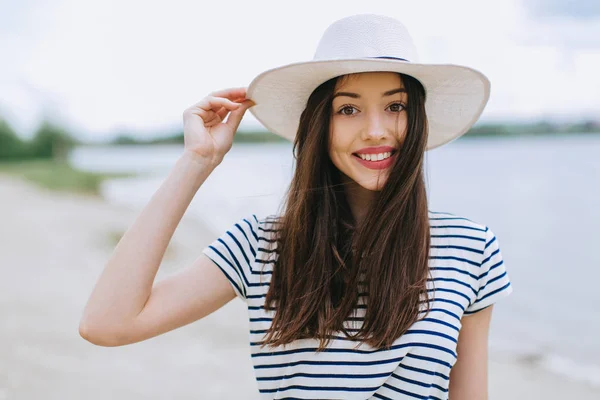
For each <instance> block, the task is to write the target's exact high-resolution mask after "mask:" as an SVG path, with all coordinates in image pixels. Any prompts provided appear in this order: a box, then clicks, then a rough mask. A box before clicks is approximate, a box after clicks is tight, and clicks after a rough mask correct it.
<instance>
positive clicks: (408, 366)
mask: <svg viewBox="0 0 600 400" xmlns="http://www.w3.org/2000/svg"><path fill="white" fill-rule="evenodd" d="M398 366H399V367H400V368H403V369H407V370H409V371H413V372H419V373H421V374H425V375H432V376H439V377H440V378H442V379H444V380H446V381H449V380H450V377H448V376H446V375H444V374H442V373H441V372H437V371H429V370H426V369H421V368H417V367H412V366H410V365H405V364H398Z"/></svg>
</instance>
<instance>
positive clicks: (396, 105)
mask: <svg viewBox="0 0 600 400" xmlns="http://www.w3.org/2000/svg"><path fill="white" fill-rule="evenodd" d="M390 110H391V111H392V112H400V111H402V110H404V104H402V103H394V104H392V105H390Z"/></svg>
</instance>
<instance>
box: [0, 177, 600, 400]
mask: <svg viewBox="0 0 600 400" xmlns="http://www.w3.org/2000/svg"><path fill="white" fill-rule="evenodd" d="M0 198H1V199H2V200H3V203H2V204H3V207H2V209H0V218H1V220H2V221H3V227H4V229H2V230H0V239H2V241H1V243H2V251H0V266H2V267H3V271H2V272H3V275H4V277H5V279H2V280H0V310H1V311H0V312H2V315H3V316H4V318H3V320H2V322H0V340H1V343H2V345H0V400H1V399H11V398H19V399H38V398H45V399H63V398H87V399H104V398H106V397H107V396H108V397H110V398H117V399H118V398H123V399H125V398H127V399H138V398H139V399H142V398H143V399H165V398H178V399H192V398H197V397H198V396H200V397H202V398H215V399H219V398H244V399H254V398H256V399H258V392H257V389H256V384H255V381H254V372H253V370H252V364H251V360H250V350H249V347H248V345H247V314H246V310H245V307H244V304H243V303H242V302H241V301H239V300H238V299H235V300H234V301H232V302H231V303H229V304H228V305H226V306H225V307H223V308H222V309H220V310H218V311H217V312H215V313H213V314H211V315H210V316H208V317H206V318H204V319H202V320H200V321H197V322H194V323H192V324H190V325H188V326H185V327H183V328H180V329H178V330H175V331H172V332H169V333H167V334H165V335H161V336H159V337H156V338H153V339H150V340H147V341H145V342H141V343H137V344H133V345H129V346H124V347H118V348H102V347H97V346H94V345H92V344H90V343H87V342H86V341H84V340H83V339H82V338H80V337H79V334H78V329H77V328H78V322H79V317H80V315H81V312H82V310H83V307H84V306H85V302H86V301H87V298H88V296H89V294H90V293H91V290H92V288H93V285H94V283H95V280H96V278H97V276H98V274H99V273H100V272H101V270H102V268H103V265H104V263H105V262H106V260H107V259H108V257H109V256H110V254H111V252H112V250H113V248H114V245H115V244H116V242H115V240H118V237H119V235H120V234H122V233H123V232H124V231H125V230H126V229H127V227H128V226H129V225H130V224H131V223H132V222H133V221H134V219H135V218H136V217H137V214H138V211H139V210H135V209H133V208H128V207H125V206H117V205H114V204H110V203H108V202H107V201H104V200H103V199H101V198H99V197H96V196H91V195H82V194H71V193H66V192H52V191H49V190H46V189H41V188H38V187H36V186H34V185H32V184H30V183H27V182H25V181H22V180H20V179H16V178H12V177H9V176H3V175H0ZM198 218H199V217H198V216H197V215H194V216H193V217H192V216H191V215H188V214H186V216H184V218H183V220H182V223H181V224H180V225H179V227H178V228H177V230H176V232H175V234H174V236H173V240H172V242H171V244H170V245H169V249H168V251H167V254H166V255H165V259H164V260H163V264H162V265H161V268H160V269H159V272H158V276H157V279H160V278H161V277H162V276H164V275H165V274H169V273H171V272H173V271H175V270H177V269H178V268H181V267H183V266H185V265H187V264H189V263H191V262H193V260H194V259H195V258H196V257H198V256H200V254H201V252H202V249H203V248H204V247H205V246H206V245H208V244H209V243H210V242H211V241H212V240H213V239H215V238H216V237H217V235H218V233H215V232H211V231H210V229H208V228H207V227H206V224H204V223H202V221H200V220H199V219H198ZM542 361H543V360H542ZM489 375H490V378H489V382H490V383H489V386H490V398H491V399H496V398H497V399H531V398H543V399H566V398H569V399H570V398H577V399H584V400H585V399H598V398H600V388H594V387H592V386H591V384H586V383H583V382H577V381H574V380H570V379H568V378H567V377H566V376H565V375H563V374H557V373H554V372H551V371H549V370H547V369H546V366H544V365H543V363H541V362H538V361H536V360H530V361H529V362H528V361H527V360H524V359H519V357H517V356H514V355H508V354H502V353H496V352H491V357H490V365H489ZM233 377H235V382H236V384H235V385H232V384H231V381H232V378H233Z"/></svg>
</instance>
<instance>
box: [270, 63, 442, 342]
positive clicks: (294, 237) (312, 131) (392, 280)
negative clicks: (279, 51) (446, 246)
mask: <svg viewBox="0 0 600 400" xmlns="http://www.w3.org/2000/svg"><path fill="white" fill-rule="evenodd" d="M400 76H401V79H402V82H403V83H404V87H405V88H406V90H407V94H408V102H407V105H406V112H407V113H408V115H407V117H408V120H407V121H408V124H407V131H406V134H405V138H404V142H403V143H402V145H401V148H400V149H399V150H398V151H399V152H400V154H399V157H396V161H395V163H394V165H393V166H392V170H391V172H390V174H389V177H388V179H387V182H386V183H385V185H384V186H383V188H382V189H381V191H380V192H379V193H378V196H377V197H376V199H375V200H374V201H373V203H372V205H371V206H370V208H369V210H368V213H367V215H366V217H365V218H364V222H363V223H361V224H360V225H358V224H356V222H355V220H354V218H353V216H352V213H351V212H350V207H349V205H348V201H347V199H346V195H345V193H344V190H343V185H342V180H341V178H340V172H339V171H338V169H337V168H336V167H335V166H334V164H333V163H332V162H331V159H330V158H329V154H328V148H329V128H330V126H329V124H330V115H331V111H332V99H333V93H334V89H335V87H336V83H337V81H338V79H340V77H338V78H333V79H331V80H329V81H327V82H325V83H323V84H322V85H320V86H319V87H318V88H317V89H315V90H314V92H313V93H312V94H311V96H310V98H309V99H308V102H307V106H306V108H305V110H304V112H303V113H302V116H301V118H300V124H299V127H298V134H297V135H296V139H295V141H294V154H295V157H296V169H295V172H294V176H293V178H292V181H291V184H290V188H289V191H288V193H287V197H286V201H285V210H284V212H283V213H282V215H281V217H280V218H279V219H278V223H277V225H276V226H277V234H276V235H277V236H276V238H277V249H278V258H277V260H276V262H275V265H274V267H273V273H272V277H271V284H270V287H269V290H268V292H267V296H266V300H265V308H266V309H267V310H275V315H274V318H273V322H272V324H271V327H270V329H269V330H268V331H267V334H266V336H265V341H264V342H263V345H266V344H269V345H272V346H279V345H283V344H287V343H290V342H292V341H294V340H297V339H303V338H317V339H319V340H320V345H319V350H322V349H324V348H325V347H326V346H327V344H328V343H329V340H330V339H331V336H332V335H333V334H334V332H336V331H341V332H344V334H345V335H346V336H347V337H349V338H352V339H354V340H358V341H362V342H366V343H367V344H369V345H371V346H373V347H375V348H389V347H390V346H391V345H392V343H393V342H394V340H395V339H397V338H398V337H400V336H401V335H402V334H403V333H404V332H406V330H408V328H409V327H410V326H411V325H412V324H413V323H415V322H416V321H417V320H418V318H419V311H420V310H422V307H421V305H422V304H423V299H424V298H425V299H426V298H427V288H426V284H427V276H428V256H429V246H430V236H429V235H430V231H429V216H428V205H427V194H426V188H425V182H424V176H423V159H424V152H425V148H426V144H427V117H426V114H425V91H424V89H423V86H422V85H421V84H420V83H419V82H418V81H417V80H416V79H414V78H412V77H410V76H406V75H403V74H401V75H400ZM361 295H362V296H364V295H368V297H367V301H366V310H365V316H364V322H363V324H362V326H361V327H360V329H357V330H356V332H355V333H350V332H349V330H348V329H346V327H345V326H344V321H345V320H346V319H347V318H348V317H350V316H351V315H352V313H353V312H355V308H356V307H357V305H358V304H359V297H360V296H361ZM425 303H426V304H428V303H427V301H425ZM427 307H428V306H427Z"/></svg>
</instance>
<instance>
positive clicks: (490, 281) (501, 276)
mask: <svg viewBox="0 0 600 400" xmlns="http://www.w3.org/2000/svg"><path fill="white" fill-rule="evenodd" d="M505 276H506V271H504V272H503V273H502V275H498V276H497V277H495V278H494V279H490V280H489V281H488V282H487V283H486V284H485V285H483V286H482V287H480V288H479V291H480V292H481V291H483V290H484V289H485V287H486V286H487V285H489V284H490V283H494V282H496V281H497V280H498V279H502V278H504V277H505Z"/></svg>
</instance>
